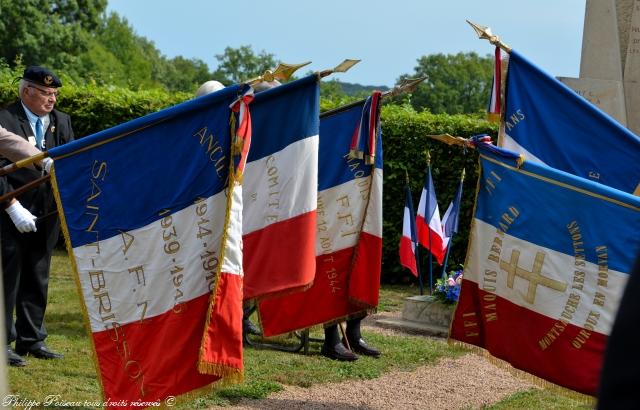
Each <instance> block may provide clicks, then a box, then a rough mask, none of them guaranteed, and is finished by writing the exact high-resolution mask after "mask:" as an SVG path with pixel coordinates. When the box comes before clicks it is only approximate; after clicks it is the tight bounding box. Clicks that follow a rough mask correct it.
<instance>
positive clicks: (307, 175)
mask: <svg viewBox="0 0 640 410" xmlns="http://www.w3.org/2000/svg"><path fill="white" fill-rule="evenodd" d="M318 144H319V138H318V136H317V135H314V136H311V137H307V138H305V139H302V140H299V141H296V142H294V143H293V144H290V145H288V146H286V147H285V148H284V149H282V150H281V151H278V152H275V153H273V154H271V155H268V156H266V157H263V158H260V159H258V160H255V161H251V162H249V163H247V166H246V169H245V172H244V181H243V190H244V211H243V218H244V220H243V228H242V232H243V234H245V235H246V234H248V233H251V232H254V231H257V230H259V229H262V228H265V227H266V226H268V225H271V224H273V223H276V222H280V221H284V220H287V219H290V218H293V217H296V216H298V215H302V214H305V213H308V212H311V211H313V210H315V209H316V203H317V191H318V188H317V184H318Z"/></svg>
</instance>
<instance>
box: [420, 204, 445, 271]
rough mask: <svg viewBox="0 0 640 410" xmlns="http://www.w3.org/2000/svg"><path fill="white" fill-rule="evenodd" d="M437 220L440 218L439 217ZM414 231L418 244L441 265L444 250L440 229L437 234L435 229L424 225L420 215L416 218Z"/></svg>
mask: <svg viewBox="0 0 640 410" xmlns="http://www.w3.org/2000/svg"><path fill="white" fill-rule="evenodd" d="M437 218H440V216H438V217H437ZM438 222H439V221H438ZM416 229H417V231H418V241H419V242H420V244H421V245H422V246H424V247H425V248H426V249H429V251H430V252H431V254H432V255H433V257H434V258H436V260H437V261H438V264H439V265H442V262H443V261H444V256H445V254H446V248H445V245H444V240H443V238H442V229H440V232H437V231H436V229H437V227H432V226H431V225H429V224H428V223H426V221H425V220H424V218H423V217H422V216H421V215H418V216H417V217H416Z"/></svg>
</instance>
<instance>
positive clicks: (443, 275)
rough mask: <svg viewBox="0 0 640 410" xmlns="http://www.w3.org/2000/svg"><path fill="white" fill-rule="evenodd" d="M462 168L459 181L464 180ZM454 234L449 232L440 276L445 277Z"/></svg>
mask: <svg viewBox="0 0 640 410" xmlns="http://www.w3.org/2000/svg"><path fill="white" fill-rule="evenodd" d="M464 171H465V170H464V168H462V176H461V177H460V183H461V184H462V182H463V181H464ZM454 236H455V232H452V233H451V236H450V237H449V246H447V254H446V255H445V257H444V263H443V264H442V277H443V278H446V277H447V263H448V262H449V252H451V247H452V245H453V237H454Z"/></svg>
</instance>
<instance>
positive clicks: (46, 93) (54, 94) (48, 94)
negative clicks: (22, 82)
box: [27, 85, 60, 98]
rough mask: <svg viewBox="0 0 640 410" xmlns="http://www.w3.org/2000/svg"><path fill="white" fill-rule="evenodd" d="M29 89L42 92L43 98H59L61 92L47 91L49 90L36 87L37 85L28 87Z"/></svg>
mask: <svg viewBox="0 0 640 410" xmlns="http://www.w3.org/2000/svg"><path fill="white" fill-rule="evenodd" d="M27 87H29V88H35V89H36V90H38V91H40V94H41V95H42V96H43V97H47V98H49V97H57V96H58V95H60V91H47V90H43V89H42V88H40V87H36V86H35V85H28V86H27Z"/></svg>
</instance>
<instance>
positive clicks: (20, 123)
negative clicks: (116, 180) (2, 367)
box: [0, 66, 74, 366]
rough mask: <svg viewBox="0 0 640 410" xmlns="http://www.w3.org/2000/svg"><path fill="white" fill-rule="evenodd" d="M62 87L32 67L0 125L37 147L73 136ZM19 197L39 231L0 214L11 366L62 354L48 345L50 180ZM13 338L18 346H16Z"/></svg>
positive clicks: (31, 173) (24, 179) (52, 229)
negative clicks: (61, 102) (61, 107)
mask: <svg viewBox="0 0 640 410" xmlns="http://www.w3.org/2000/svg"><path fill="white" fill-rule="evenodd" d="M61 86H62V82H61V81H60V79H59V78H58V77H57V76H56V75H55V74H54V73H53V72H51V71H50V70H48V69H46V68H44V67H39V66H31V67H27V68H26V69H25V70H24V74H23V75H22V78H21V79H20V82H19V85H18V91H19V95H20V100H19V101H16V102H15V103H13V104H11V105H9V106H8V107H7V108H6V109H4V110H2V111H0V126H2V127H4V128H6V129H7V130H8V131H10V132H13V133H15V134H18V135H19V136H21V137H22V138H24V139H25V140H27V141H28V142H30V143H31V144H32V145H34V146H35V147H36V148H37V149H38V150H45V149H48V148H53V147H56V146H59V145H62V144H65V143H67V142H69V141H71V140H73V138H74V137H73V129H72V128H71V120H70V118H69V116H68V115H67V114H65V113H62V112H60V111H58V110H56V109H55V108H54V107H55V105H56V102H57V97H58V89H59V88H60V87H61ZM9 163H11V159H10V158H7V157H0V166H5V165H7V164H9ZM38 177H40V173H39V172H37V171H35V170H33V169H21V170H19V171H16V172H14V173H12V174H10V175H9V176H8V177H7V182H8V185H9V188H12V189H15V188H18V187H19V186H22V185H24V184H26V183H28V182H30V181H33V180H35V179H36V178H38ZM18 200H19V201H20V203H21V204H22V205H23V206H24V207H25V208H26V209H27V210H28V211H29V212H30V213H31V214H33V215H35V216H36V217H37V218H38V219H37V221H36V230H35V231H34V232H23V231H21V230H20V229H19V228H17V227H16V226H15V225H14V223H13V222H12V219H10V217H9V215H8V214H5V213H2V216H0V233H1V235H2V237H1V240H2V246H1V249H2V269H3V273H4V275H3V283H4V298H5V300H4V303H5V321H6V323H5V325H6V327H7V328H6V330H7V342H8V345H7V357H8V361H9V365H11V366H24V365H26V361H25V359H24V358H23V357H22V356H26V355H30V356H33V357H36V358H39V359H60V358H62V355H61V354H59V353H56V352H54V351H52V350H50V349H49V348H48V347H47V345H46V344H45V343H44V340H45V338H46V337H47V331H46V329H45V326H44V314H45V310H46V306H47V292H48V286H49V266H50V262H51V253H52V251H53V247H54V246H55V244H56V242H57V240H58V234H59V229H60V221H59V220H58V217H57V215H56V213H55V209H56V207H55V201H54V198H53V192H52V190H51V186H50V184H48V183H47V184H42V185H40V186H39V187H38V188H36V189H34V190H31V191H28V192H25V193H23V194H22V195H20V196H19V197H18ZM14 309H15V313H16V320H15V322H14V320H13V312H14ZM14 341H15V350H13V349H12V348H11V343H12V342H14Z"/></svg>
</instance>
